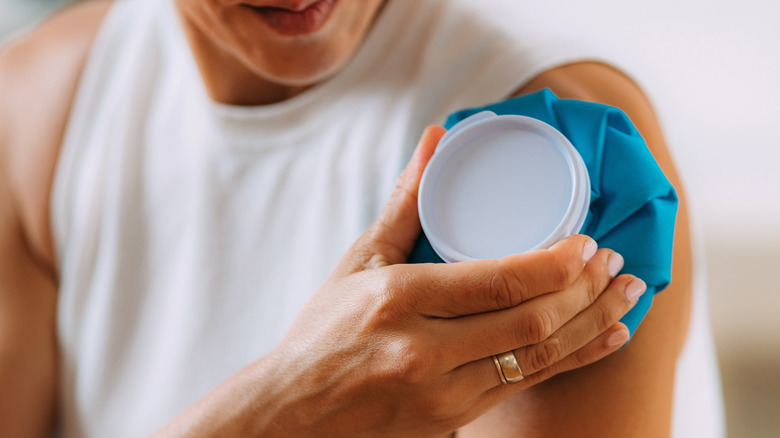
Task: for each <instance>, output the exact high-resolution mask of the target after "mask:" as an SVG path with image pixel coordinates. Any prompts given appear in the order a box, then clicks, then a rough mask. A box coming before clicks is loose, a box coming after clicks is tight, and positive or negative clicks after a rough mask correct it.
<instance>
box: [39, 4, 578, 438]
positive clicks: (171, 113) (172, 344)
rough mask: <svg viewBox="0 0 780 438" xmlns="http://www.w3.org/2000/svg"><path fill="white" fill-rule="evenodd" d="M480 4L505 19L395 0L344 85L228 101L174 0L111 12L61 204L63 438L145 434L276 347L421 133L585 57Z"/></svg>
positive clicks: (80, 104)
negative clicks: (215, 91)
mask: <svg viewBox="0 0 780 438" xmlns="http://www.w3.org/2000/svg"><path fill="white" fill-rule="evenodd" d="M471 3H475V2H471ZM480 5H481V6H484V2H480ZM480 5H477V6H480ZM480 11H488V13H490V14H494V15H495V14H498V15H501V13H500V12H501V11H500V10H496V9H495V8H492V9H491V8H486V7H480V8H479V9H477V8H476V7H474V6H469V2H466V1H463V2H459V1H452V0H449V1H445V0H435V1H434V0H426V1H418V0H390V1H389V2H388V3H387V5H386V7H385V8H384V9H383V11H382V12H381V15H380V16H379V18H378V20H377V21H376V23H375V24H374V27H373V29H372V31H371V33H370V34H369V36H368V38H367V40H366V41H365V42H364V44H363V46H362V47H361V48H360V50H359V51H358V53H357V54H356V55H355V57H354V58H353V59H352V60H351V62H350V63H349V64H348V65H347V67H346V68H345V69H344V70H343V71H341V72H340V73H339V74H338V75H337V76H336V77H334V78H333V79H331V80H329V81H327V82H325V83H323V84H321V85H319V86H317V87H314V88H312V89H311V90H309V91H307V92H305V93H303V94H301V95H299V96H297V97H295V98H292V99H290V100H287V101H284V102H281V103H278V104H274V105H268V106H262V107H231V106H226V105H220V104H217V103H214V102H213V101H210V100H209V99H208V97H207V95H206V93H205V90H204V87H203V84H202V82H201V78H200V76H199V72H198V70H197V68H196V66H195V63H194V60H193V59H192V55H191V53H190V51H189V48H188V46H187V43H186V41H185V39H184V36H183V33H182V30H181V28H180V27H179V23H178V21H177V18H176V13H175V10H174V7H173V5H172V4H171V0H134V1H121V2H117V3H116V4H115V5H114V6H113V8H112V10H111V12H110V13H109V15H108V16H107V18H106V19H105V22H104V24H103V26H102V29H101V31H100V32H99V34H98V36H97V39H96V41H95V43H94V47H93V49H92V52H91V55H90V56H89V60H88V63H87V66H86V69H85V71H84V74H83V78H82V82H81V85H80V88H79V90H78V93H77V97H76V101H75V106H74V108H73V112H72V116H71V119H70V122H69V125H68V129H67V132H66V137H65V141H64V144H63V147H62V151H61V156H60V160H59V164H58V168H57V171H56V174H55V181H54V187H53V195H52V222H53V230H54V235H55V242H56V253H57V259H58V264H59V273H60V292H59V293H60V296H59V309H58V335H59V341H60V345H61V352H62V361H61V367H62V376H61V385H62V387H61V397H62V400H61V422H62V425H61V435H62V436H63V437H67V438H75V437H115V438H122V437H140V436H145V435H146V434H148V433H151V432H152V431H154V430H155V429H157V428H159V427H160V426H161V425H162V424H164V423H166V422H168V421H170V420H171V419H172V418H173V417H175V416H176V414H178V413H179V412H181V411H182V410H183V409H184V408H186V407H187V406H189V405H190V404H192V403H193V402H195V401H196V400H197V399H199V398H200V397H202V396H203V395H205V394H206V393H207V392H208V391H209V390H210V389H212V388H213V387H214V386H216V385H217V384H218V383H219V382H221V381H222V380H224V379H226V378H227V377H228V376H230V375H231V374H233V373H235V372H236V371H238V370H239V369H240V368H242V367H244V366H245V365H247V364H248V363H250V362H252V361H253V360H255V359H257V358H259V357H261V356H263V355H264V354H266V353H268V352H269V351H270V350H271V349H273V348H274V347H275V346H276V345H277V343H278V342H279V341H280V340H281V338H282V336H283V335H284V333H285V332H286V330H287V328H288V326H289V325H290V324H291V322H292V321H293V319H294V318H295V316H296V315H297V313H298V312H299V310H300V309H301V308H302V306H303V305H304V303H305V302H306V300H307V299H308V297H309V296H310V295H311V294H312V293H313V292H314V291H315V290H316V289H317V287H318V286H319V285H320V283H321V282H322V281H323V280H324V278H325V277H326V276H327V275H328V274H329V272H330V271H331V269H332V268H333V267H334V266H335V264H336V263H337V261H338V260H339V258H340V256H341V255H342V254H343V253H344V252H345V250H346V249H347V248H348V247H349V245H350V244H351V243H352V242H353V241H354V239H355V238H357V237H358V236H359V235H360V234H361V233H362V232H363V231H364V230H365V228H366V227H367V226H368V225H369V224H370V223H371V221H372V220H373V219H374V217H375V216H376V214H377V213H378V211H379V210H380V208H381V207H382V205H383V204H384V202H385V200H386V198H387V196H388V195H389V193H390V191H391V189H392V187H393V185H394V183H395V180H396V178H397V176H398V175H399V173H400V171H401V169H402V168H403V166H404V165H405V163H406V161H407V160H408V158H409V156H410V153H411V150H412V148H413V147H414V145H415V143H416V140H417V138H418V136H419V134H420V133H421V131H422V129H423V127H424V126H425V125H427V124H429V123H441V122H443V120H444V118H445V116H446V115H447V114H448V113H450V112H451V111H454V110H457V109H460V108H463V107H469V106H474V105H482V104H486V103H489V102H492V101H496V100H499V99H501V98H505V97H507V96H509V95H510V94H511V93H512V92H513V91H515V90H516V89H518V88H519V87H520V86H521V85H522V84H523V83H524V82H526V81H527V80H529V79H530V78H532V77H533V76H535V75H536V74H538V73H539V72H541V71H544V70H546V69H548V68H551V67H553V66H555V65H559V64H562V63H565V62H570V61H575V60H579V59H584V58H586V55H592V52H585V51H583V50H582V49H580V48H579V47H577V46H574V45H571V44H560V40H559V39H556V38H554V37H553V36H551V35H547V36H545V35H544V32H543V31H542V27H543V23H544V20H539V19H538V18H539V17H538V16H537V15H534V16H533V20H531V19H526V20H523V16H518V17H517V19H516V20H513V23H512V24H513V25H514V27H513V28H512V29H509V26H506V25H501V24H497V23H498V22H497V21H491V20H488V17H487V16H486V15H487V14H483V13H481V12H480ZM400 29H403V31H400ZM587 58H590V59H592V58H593V56H587Z"/></svg>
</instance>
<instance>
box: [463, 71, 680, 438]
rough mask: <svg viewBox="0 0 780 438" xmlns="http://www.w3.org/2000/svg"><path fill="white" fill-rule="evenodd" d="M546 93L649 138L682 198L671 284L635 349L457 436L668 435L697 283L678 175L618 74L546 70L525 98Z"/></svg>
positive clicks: (503, 407)
mask: <svg viewBox="0 0 780 438" xmlns="http://www.w3.org/2000/svg"><path fill="white" fill-rule="evenodd" d="M543 88H550V89H551V90H552V91H553V92H554V93H555V94H557V95H558V97H561V98H573V99H581V100H590V101H595V102H600V103H605V104H608V105H612V106H616V107H619V108H621V109H622V110H623V111H624V112H625V113H626V114H627V115H628V116H629V117H630V118H631V120H632V121H633V122H634V124H635V125H636V127H637V129H638V130H639V131H640V133H641V134H642V136H643V137H644V138H645V140H646V142H647V144H648V147H649V148H650V151H651V152H652V154H653V156H654V157H655V159H656V161H657V162H658V163H659V165H660V167H661V168H662V169H663V171H664V173H665V174H666V176H667V178H668V179H669V181H670V182H671V183H672V184H673V185H674V186H675V188H676V190H677V194H678V197H679V210H678V215H677V223H676V226H675V238H674V250H673V266H672V282H671V283H670V285H669V286H668V288H667V289H666V290H664V291H663V292H662V293H660V294H658V295H656V297H655V298H654V300H653V306H652V308H651V309H650V311H649V312H648V314H647V316H646V317H645V320H644V322H643V323H642V325H640V326H639V328H638V329H637V331H636V333H635V334H634V336H633V338H632V340H631V342H630V343H629V344H628V346H626V347H625V348H623V349H622V350H620V351H618V352H616V353H614V354H612V355H611V356H609V357H607V358H605V359H603V360H601V361H599V362H597V363H595V364H592V365H590V366H587V367H585V368H581V369H578V370H575V371H571V372H569V373H565V374H562V375H559V376H556V377H555V378H553V379H550V380H548V381H546V382H543V383H541V384H539V385H536V386H534V387H532V388H529V389H528V390H525V391H523V392H522V393H520V394H517V395H516V396H514V397H512V398H510V399H508V400H506V401H504V402H503V403H502V404H500V405H499V406H498V407H496V408H495V409H493V410H492V411H490V412H488V413H487V414H486V415H484V416H483V417H482V418H480V419H478V420H477V421H475V422H474V423H472V424H471V425H469V426H467V427H466V428H464V429H463V430H462V431H461V432H459V435H458V436H463V437H466V436H490V437H501V436H507V437H509V436H518V435H525V434H528V435H529V436H534V437H547V436H549V437H561V436H579V437H582V436H593V437H604V436H632V437H633V436H647V437H659V436H668V434H669V433H670V429H671V414H672V399H673V391H674V373H675V367H676V363H677V358H678V356H679V354H680V351H681V349H682V346H683V343H684V341H685V336H686V333H687V328H688V319H689V314H690V298H691V283H692V272H691V269H692V260H691V242H690V234H689V228H688V214H687V210H686V207H687V206H686V198H685V193H684V192H683V190H682V186H681V184H680V179H679V176H678V174H677V170H676V169H675V166H674V163H673V161H672V158H671V154H670V152H669V150H668V149H667V146H666V143H665V141H664V138H663V134H662V131H661V127H660V124H659V121H658V118H657V117H656V115H655V113H654V111H653V109H652V106H651V105H650V103H649V101H648V99H647V98H646V97H645V95H644V94H643V93H642V91H641V89H640V88H639V87H638V86H637V85H636V84H635V83H634V82H632V81H631V80H630V79H629V78H628V77H626V76H625V75H623V74H622V73H620V72H619V71H617V70H615V69H613V68H611V67H609V66H607V65H604V64H598V63H578V64H570V65H566V66H563V67H559V68H556V69H553V70H549V71H547V72H545V73H542V74H541V75H540V76H538V77H537V78H535V79H533V80H532V81H531V82H529V83H528V84H527V85H526V86H524V87H523V88H522V89H521V90H520V91H519V93H518V94H525V93H530V92H533V91H537V90H540V89H543Z"/></svg>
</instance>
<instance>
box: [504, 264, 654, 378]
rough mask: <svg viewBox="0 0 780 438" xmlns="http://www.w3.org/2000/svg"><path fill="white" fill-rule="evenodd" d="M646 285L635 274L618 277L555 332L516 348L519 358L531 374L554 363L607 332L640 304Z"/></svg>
mask: <svg viewBox="0 0 780 438" xmlns="http://www.w3.org/2000/svg"><path fill="white" fill-rule="evenodd" d="M646 289H647V287H646V286H645V283H644V282H643V281H642V280H640V279H638V278H636V277H634V276H632V275H621V276H620V277H617V278H616V279H615V280H614V281H612V283H610V285H609V287H608V288H607V290H606V291H605V292H604V293H603V294H602V295H601V296H600V297H599V299H598V300H596V302H595V303H593V305H592V306H590V307H588V308H587V309H586V310H585V311H583V312H582V313H580V314H579V315H577V316H576V317H574V318H573V319H572V320H571V321H569V322H568V323H566V324H565V325H564V326H563V327H562V328H561V329H560V330H558V331H556V332H555V333H553V334H552V336H550V337H549V338H547V339H545V340H544V341H542V342H540V343H538V344H535V345H532V346H530V347H525V348H520V349H517V350H515V357H516V358H517V361H518V362H519V363H522V364H523V366H524V367H525V368H523V370H524V371H525V372H526V373H527V374H529V375H531V374H535V373H537V372H539V371H542V370H544V369H547V368H549V367H551V366H552V365H554V364H556V363H557V362H559V361H561V360H562V359H564V358H566V357H568V356H569V355H571V354H572V353H574V352H576V351H578V350H579V349H580V348H582V347H583V346H585V345H586V344H588V343H589V342H590V341H591V340H592V339H595V338H597V337H599V336H600V335H601V334H602V333H604V332H606V331H607V330H608V329H609V328H610V327H612V326H613V325H614V324H615V323H616V322H618V320H619V319H620V317H622V316H623V315H625V314H626V313H627V312H628V311H629V310H630V309H631V308H632V307H633V306H634V304H636V302H637V300H638V299H639V295H638V294H637V293H639V294H641V293H644V291H645V290H646ZM627 340H628V339H626V341H627ZM575 357H576V356H575Z"/></svg>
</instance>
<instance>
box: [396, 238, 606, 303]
mask: <svg viewBox="0 0 780 438" xmlns="http://www.w3.org/2000/svg"><path fill="white" fill-rule="evenodd" d="M596 249H597V245H596V242H595V241H594V240H593V239H591V238H590V237H587V236H584V235H576V236H570V237H568V238H566V239H564V240H562V241H561V242H559V243H557V244H556V245H554V246H553V247H551V248H550V249H541V250H536V251H531V252H527V253H524V254H518V255H512V256H509V257H504V258H502V259H499V260H477V261H471V262H461V263H453V264H425V265H405V266H402V267H398V268H396V269H397V270H399V271H403V272H402V275H403V277H404V281H405V284H406V287H405V290H404V294H405V295H406V297H407V299H409V300H411V304H412V306H413V307H414V308H415V309H416V310H417V311H418V312H420V313H421V314H423V315H425V316H432V317H439V318H453V317H458V316H463V315H474V314H478V313H484V312H490V311H494V310H500V309H508V308H511V307H514V306H517V305H518V304H520V303H524V302H526V301H529V300H531V299H533V298H536V297H539V296H541V295H544V294H547V293H550V292H554V291H559V290H562V289H565V288H566V287H568V286H570V285H571V284H572V283H573V282H574V281H575V280H576V279H577V278H578V277H580V275H581V274H582V272H583V270H584V269H585V262H586V261H587V260H589V259H591V258H592V257H593V255H594V254H595V253H596ZM393 274H396V275H401V273H400V272H394V273H393Z"/></svg>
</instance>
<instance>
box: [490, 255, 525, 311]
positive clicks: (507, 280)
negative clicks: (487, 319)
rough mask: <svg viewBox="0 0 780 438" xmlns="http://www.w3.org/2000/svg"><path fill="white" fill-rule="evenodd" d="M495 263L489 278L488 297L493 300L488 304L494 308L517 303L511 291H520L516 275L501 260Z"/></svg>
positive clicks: (507, 306) (512, 305) (509, 306)
mask: <svg viewBox="0 0 780 438" xmlns="http://www.w3.org/2000/svg"><path fill="white" fill-rule="evenodd" d="M497 263H498V266H497V268H496V269H495V270H494V272H493V276H492V277H491V278H490V297H491V299H492V301H493V302H492V303H488V304H491V305H494V306H495V308H496V309H508V308H511V307H514V306H515V305H517V304H519V303H516V302H515V300H514V297H513V293H512V292H513V290H517V291H522V287H520V281H519V279H518V278H517V276H516V275H514V273H513V272H512V270H511V269H508V268H507V267H506V264H505V263H503V262H501V261H498V262H497ZM521 295H522V293H521ZM521 301H522V300H521Z"/></svg>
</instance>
